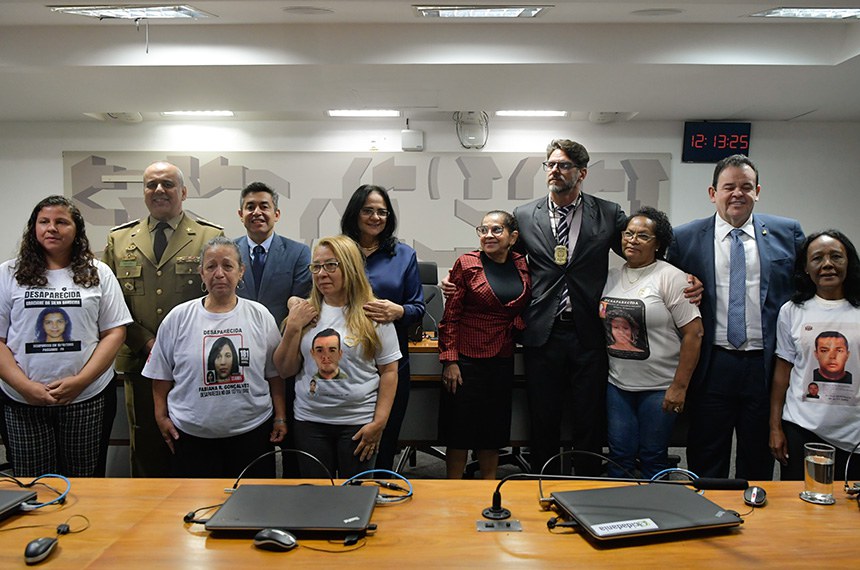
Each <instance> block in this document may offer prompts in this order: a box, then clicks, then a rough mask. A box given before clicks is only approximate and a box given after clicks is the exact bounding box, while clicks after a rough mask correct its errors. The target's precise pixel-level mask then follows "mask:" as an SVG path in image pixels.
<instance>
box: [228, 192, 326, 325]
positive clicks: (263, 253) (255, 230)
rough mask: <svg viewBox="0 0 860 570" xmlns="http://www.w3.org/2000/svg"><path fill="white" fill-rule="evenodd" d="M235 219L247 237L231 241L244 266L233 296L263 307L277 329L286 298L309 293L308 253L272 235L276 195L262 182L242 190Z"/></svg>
mask: <svg viewBox="0 0 860 570" xmlns="http://www.w3.org/2000/svg"><path fill="white" fill-rule="evenodd" d="M239 217H240V218H241V219H242V224H243V225H244V226H245V230H246V231H247V232H248V235H247V236H242V237H240V238H236V239H235V240H234V241H235V242H236V245H238V246H239V252H240V253H241V254H242V263H244V264H245V275H244V277H243V278H242V281H243V283H242V284H240V285H239V290H238V291H237V293H238V295H239V296H240V297H244V298H245V299H251V300H253V301H257V302H259V303H262V304H263V305H265V306H266V308H267V309H269V312H270V313H272V316H273V317H275V322H276V323H277V324H278V326H280V325H281V322H282V321H283V320H284V318H286V316H287V299H289V298H290V297H292V296H294V295H295V296H297V297H307V296H308V294H309V293H310V291H311V272H310V270H309V269H308V266H309V265H310V263H311V251H310V249H309V248H308V246H306V245H305V244H303V243H299V242H297V241H293V240H291V239H289V238H285V237H283V236H279V235H278V234H276V233H275V223H276V222H277V221H278V220H279V219H280V218H281V210H280V209H278V195H277V194H276V193H275V191H274V190H272V189H271V188H270V187H269V186H267V185H266V184H263V183H262V182H252V183H251V184H249V185H248V186H247V187H246V188H244V189H242V194H241V197H240V199H239ZM255 250H256V251H257V253H255Z"/></svg>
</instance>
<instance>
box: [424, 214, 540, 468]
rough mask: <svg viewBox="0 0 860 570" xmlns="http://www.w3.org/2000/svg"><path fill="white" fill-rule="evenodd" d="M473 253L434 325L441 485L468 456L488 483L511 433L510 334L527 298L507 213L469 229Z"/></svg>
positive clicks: (458, 267)
mask: <svg viewBox="0 0 860 570" xmlns="http://www.w3.org/2000/svg"><path fill="white" fill-rule="evenodd" d="M475 229H476V231H477V233H478V237H479V238H480V245H481V249H480V250H479V251H473V252H469V253H466V254H463V255H462V256H460V258H459V259H457V261H456V263H455V264H454V267H453V268H452V269H451V274H450V277H449V280H450V281H451V283H453V284H455V285H456V286H457V289H456V292H455V293H454V294H453V295H451V296H450V297H449V298H448V300H447V303H446V305H445V314H444V316H443V317H442V322H441V323H439V360H441V361H442V363H443V365H444V369H443V372H442V383H443V387H444V389H443V391H442V398H441V401H440V419H439V433H440V435H441V438H442V440H443V442H444V443H445V445H446V446H447V451H446V463H447V471H448V478H449V479H460V478H462V476H463V470H464V468H465V466H466V458H467V455H468V452H469V450H470V449H475V450H477V454H478V464H479V466H480V471H481V476H482V477H483V478H484V479H495V478H496V468H497V467H498V464H499V448H502V447H507V446H508V445H509V443H510V433H511V399H512V392H513V383H514V330H515V329H517V330H522V329H523V328H524V323H523V320H522V318H521V317H520V313H521V312H522V311H523V309H525V308H526V306H527V305H528V302H529V299H530V297H531V281H530V279H529V273H528V266H527V265H526V259H525V257H524V256H523V255H521V254H519V253H515V252H512V251H511V248H512V247H513V245H514V244H515V243H516V241H517V237H518V236H519V232H518V230H517V221H516V219H515V218H514V217H513V216H512V215H511V214H509V213H507V212H504V211H501V210H494V211H492V212H489V213H488V214H487V215H486V216H484V219H483V221H482V222H481V225H480V226H478V227H477V228H475Z"/></svg>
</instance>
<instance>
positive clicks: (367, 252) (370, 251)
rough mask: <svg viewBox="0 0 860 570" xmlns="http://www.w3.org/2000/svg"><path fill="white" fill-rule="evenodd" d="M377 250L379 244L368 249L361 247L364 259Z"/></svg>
mask: <svg viewBox="0 0 860 570" xmlns="http://www.w3.org/2000/svg"><path fill="white" fill-rule="evenodd" d="M377 249H379V244H376V245H372V246H370V247H364V246H361V251H363V252H364V255H365V257H367V256H368V255H370V254H371V253H373V252H374V251H376V250H377Z"/></svg>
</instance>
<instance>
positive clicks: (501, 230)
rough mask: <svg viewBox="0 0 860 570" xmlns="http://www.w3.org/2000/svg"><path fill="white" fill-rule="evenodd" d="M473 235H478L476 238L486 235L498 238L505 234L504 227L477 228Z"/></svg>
mask: <svg viewBox="0 0 860 570" xmlns="http://www.w3.org/2000/svg"><path fill="white" fill-rule="evenodd" d="M475 233H477V234H478V237H484V236H485V235H487V234H493V235H494V236H496V237H498V236H500V235H502V234H503V233H505V227H504V226H478V227H477V228H475Z"/></svg>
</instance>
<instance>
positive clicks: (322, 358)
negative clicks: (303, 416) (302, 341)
mask: <svg viewBox="0 0 860 570" xmlns="http://www.w3.org/2000/svg"><path fill="white" fill-rule="evenodd" d="M341 356H343V350H342V349H341V346H340V333H339V332H337V331H336V330H334V329H331V328H329V329H323V330H321V331H320V332H318V333H317V334H316V335H314V338H313V341H312V342H311V358H313V359H314V362H316V365H317V372H316V374H314V376H313V379H316V380H342V379H344V378H346V375H345V374H344V373H343V372H341V370H340V358H341ZM315 392H316V383H315V382H314V383H313V384H311V393H312V394H313V393H315Z"/></svg>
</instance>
